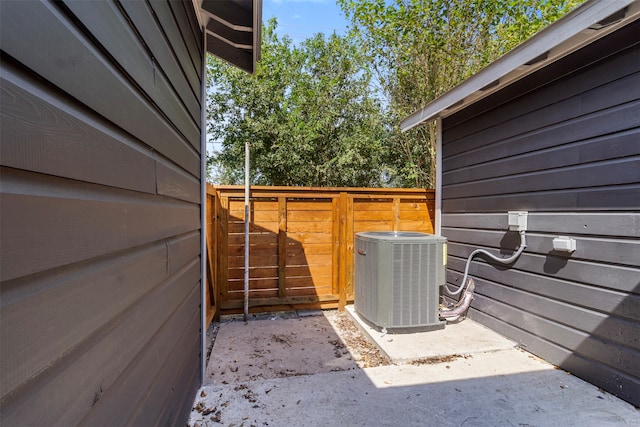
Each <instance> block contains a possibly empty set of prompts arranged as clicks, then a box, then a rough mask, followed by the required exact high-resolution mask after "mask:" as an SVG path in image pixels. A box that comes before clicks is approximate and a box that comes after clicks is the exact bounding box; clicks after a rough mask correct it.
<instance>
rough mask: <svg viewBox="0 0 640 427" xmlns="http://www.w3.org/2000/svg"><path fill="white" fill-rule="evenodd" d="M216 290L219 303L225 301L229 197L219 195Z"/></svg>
mask: <svg viewBox="0 0 640 427" xmlns="http://www.w3.org/2000/svg"><path fill="white" fill-rule="evenodd" d="M217 220H218V239H217V243H218V263H219V264H218V265H219V267H218V289H220V296H221V298H220V299H219V302H220V304H221V306H222V302H223V301H226V299H227V296H228V295H229V197H228V196H222V194H220V210H219V212H218V217H217Z"/></svg>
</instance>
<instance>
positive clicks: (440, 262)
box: [355, 232, 446, 332]
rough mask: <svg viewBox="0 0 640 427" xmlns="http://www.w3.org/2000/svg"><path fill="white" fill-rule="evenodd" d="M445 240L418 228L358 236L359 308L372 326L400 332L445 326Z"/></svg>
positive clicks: (357, 280)
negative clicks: (442, 315) (442, 294)
mask: <svg viewBox="0 0 640 427" xmlns="http://www.w3.org/2000/svg"><path fill="white" fill-rule="evenodd" d="M445 246H446V239H445V238H444V237H441V236H434V235H431V234H424V233H414V232H365V233H358V234H357V235H356V247H355V257H356V260H355V309H356V311H357V312H358V315H359V316H360V317H362V318H363V319H364V320H366V321H367V322H368V323H370V324H372V325H373V326H375V327H377V328H379V329H382V328H386V329H387V330H390V331H395V332H413V331H418V330H431V329H441V328H443V327H444V322H441V321H440V320H439V315H438V305H439V296H440V286H442V285H443V284H444V281H445V265H444V264H445V262H446V252H445V251H446V249H445Z"/></svg>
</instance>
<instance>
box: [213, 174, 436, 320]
mask: <svg viewBox="0 0 640 427" xmlns="http://www.w3.org/2000/svg"><path fill="white" fill-rule="evenodd" d="M207 218H208V220H207V222H208V223H207V226H208V233H207V249H208V255H207V256H208V270H209V274H208V276H209V280H208V282H209V294H208V296H209V299H210V301H209V305H210V310H209V312H210V316H209V318H210V319H211V318H212V317H214V316H215V317H218V316H219V315H220V313H221V312H238V311H241V310H242V307H243V298H244V291H243V289H244V285H243V284H244V281H243V278H244V188H243V187H242V186H220V187H213V186H211V185H210V186H208V188H207ZM433 218H434V191H433V190H424V189H389V188H385V189H372V188H305V187H252V188H251V201H250V232H249V245H250V246H249V265H250V270H249V307H250V308H251V309H252V311H256V310H260V309H262V310H264V309H270V310H274V309H285V308H286V309H289V308H303V307H304V308H312V307H316V308H317V307H322V308H329V307H338V308H340V309H342V308H343V307H344V305H345V304H346V303H347V302H348V301H352V300H353V272H354V265H353V264H354V257H353V247H354V236H355V233H358V232H361V231H420V232H425V233H433V230H434V226H433V225H434V224H433Z"/></svg>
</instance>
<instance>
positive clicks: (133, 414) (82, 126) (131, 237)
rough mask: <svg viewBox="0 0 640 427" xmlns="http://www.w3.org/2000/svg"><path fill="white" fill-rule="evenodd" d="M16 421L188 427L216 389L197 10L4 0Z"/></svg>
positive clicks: (4, 417)
mask: <svg viewBox="0 0 640 427" xmlns="http://www.w3.org/2000/svg"><path fill="white" fill-rule="evenodd" d="M0 17H1V18H0V19H1V22H0V31H1V36H0V40H1V50H2V58H1V61H2V63H1V64H2V66H1V76H0V77H1V81H0V90H1V91H2V98H1V99H2V102H1V106H0V114H1V116H0V117H1V126H0V136H1V141H2V144H1V149H0V150H1V151H0V163H1V169H0V193H1V194H0V197H1V199H0V209H1V211H0V238H1V247H0V251H1V252H0V280H1V284H0V301H1V310H0V334H1V335H0V342H1V343H2V345H1V346H0V353H1V354H0V399H1V400H0V405H1V407H2V411H1V415H0V424H1V425H3V426H13V425H76V424H82V425H105V426H114V425H125V424H127V423H131V424H132V425H145V426H147V425H157V424H162V425H176V424H180V423H184V422H185V421H186V416H187V414H188V411H189V409H190V405H191V403H192V402H193V398H194V393H195V391H196V389H197V387H198V386H199V382H200V378H199V375H200V360H199V358H200V357H201V355H200V202H201V200H200V197H201V196H200V179H201V177H200V158H201V156H200V109H201V105H200V93H201V92H200V91H201V85H202V80H203V77H202V51H201V41H200V40H201V35H200V30H199V27H198V24H197V21H196V17H195V14H194V11H193V6H192V3H191V2H190V1H187V2H184V3H182V2H167V1H154V2H142V1H125V2H108V1H101V2H62V3H51V2H34V1H30V2H17V1H2V2H0Z"/></svg>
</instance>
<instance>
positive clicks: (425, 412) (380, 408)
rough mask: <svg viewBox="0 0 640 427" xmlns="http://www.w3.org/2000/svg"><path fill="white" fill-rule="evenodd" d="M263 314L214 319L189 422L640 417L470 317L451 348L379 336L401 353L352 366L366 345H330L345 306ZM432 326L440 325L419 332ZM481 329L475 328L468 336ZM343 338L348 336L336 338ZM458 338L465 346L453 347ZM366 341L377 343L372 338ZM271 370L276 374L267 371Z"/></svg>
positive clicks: (436, 422) (599, 420) (545, 422)
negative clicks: (424, 348) (317, 312)
mask: <svg viewBox="0 0 640 427" xmlns="http://www.w3.org/2000/svg"><path fill="white" fill-rule="evenodd" d="M271 319H273V320H271ZM271 319H270V318H265V319H264V320H254V321H250V322H249V323H248V324H247V325H245V324H244V322H223V323H221V324H220V326H219V327H220V330H219V332H218V336H217V337H216V341H215V344H214V347H213V353H212V358H211V359H210V361H211V362H210V366H209V370H210V374H211V375H210V376H208V378H207V381H206V383H205V386H204V387H202V389H201V390H200V391H199V392H198V395H197V396H196V399H195V401H194V410H193V411H192V414H191V418H190V420H189V425H191V426H194V427H195V426H200V427H204V426H218V425H225V426H236V427H239V426H245V427H249V426H327V425H339V426H438V427H447V426H461V425H464V426H556V425H561V426H581V427H582V426H598V427H600V426H621V425H640V412H638V410H637V409H636V408H634V407H633V406H632V405H630V404H628V403H626V402H624V401H622V400H620V399H617V398H616V397H614V396H612V395H610V394H608V393H604V392H602V391H600V390H599V389H598V388H597V387H594V386H592V385H590V384H588V383H586V382H584V381H582V380H580V379H578V378H576V377H574V376H572V375H569V374H568V373H566V372H564V371H562V370H558V369H555V368H554V367H553V366H552V365H550V364H548V363H546V362H544V361H542V360H540V359H538V358H537V357H535V356H533V355H531V354H529V353H527V352H525V351H523V350H520V349H518V348H515V347H514V345H513V343H512V342H510V341H509V340H505V339H504V338H502V337H500V336H498V337H495V336H492V334H493V332H491V331H488V330H483V329H485V328H483V327H482V326H480V325H478V324H475V323H474V322H470V321H468V320H465V321H464V322H461V323H460V324H457V325H450V326H447V328H446V329H449V330H453V329H454V328H453V327H454V326H455V330H456V331H457V332H456V339H455V340H452V341H455V345H452V346H451V347H448V344H450V343H452V342H449V343H447V341H446V340H447V337H446V336H441V337H439V338H438V340H443V341H440V344H438V345H436V344H434V343H432V342H430V341H432V340H433V341H436V338H432V339H427V338H425V339H426V340H427V341H429V343H427V344H428V345H429V346H432V347H434V348H436V347H437V348H440V350H429V352H421V351H419V350H418V349H416V348H413V347H412V346H413V344H412V343H411V346H408V347H411V348H413V349H412V350H410V351H407V352H405V353H402V351H401V349H400V348H393V347H403V346H405V345H406V343H405V342H404V338H403V339H398V338H399V337H398V336H397V335H393V336H389V335H387V336H385V337H382V338H383V339H387V340H388V339H390V338H392V339H393V341H391V342H388V341H387V342H386V344H389V345H390V346H387V347H385V348H386V349H387V350H385V351H389V352H390V353H391V354H393V355H395V356H394V357H396V358H397V359H398V360H400V361H402V362H403V364H392V363H389V362H386V364H384V363H383V364H382V365H381V366H375V367H369V368H357V367H355V366H363V365H362V360H363V358H362V356H363V354H358V351H359V352H360V353H363V352H368V351H370V350H367V347H366V346H363V347H360V348H359V350H356V351H353V350H352V348H353V347H352V345H351V344H345V345H344V346H343V347H344V348H347V349H348V350H349V351H348V352H343V351H344V350H343V348H342V347H340V351H336V346H335V345H334V344H333V343H335V339H339V340H342V339H343V337H344V334H345V330H347V329H346V325H345V323H346V322H347V321H348V322H349V323H350V322H351V321H350V319H349V317H348V315H346V314H338V313H336V312H325V313H324V314H323V315H322V316H310V317H295V316H294V318H288V319H280V318H278V317H272V318H271ZM351 327H352V328H353V330H355V331H357V329H356V327H355V326H353V324H351ZM446 329H445V330H446ZM487 331H488V332H489V334H486V332H487ZM348 332H349V333H351V332H350V330H348ZM434 332H441V331H433V332H428V333H427V334H433V333H434ZM478 334H481V335H482V336H484V338H478V339H476V338H477V337H478ZM485 334H486V335H485ZM341 335H342V336H341ZM378 335H381V334H380V333H379V332H378ZM274 336H275V337H280V339H275V340H274V339H273V337H274ZM463 337H464V338H463ZM269 338H271V341H269V340H268V339H269ZM265 339H267V341H265ZM352 340H353V337H347V338H346V339H345V340H344V341H343V342H344V343H350V342H351V341H352ZM466 340H468V341H467V346H466V347H458V346H457V345H458V341H466ZM409 341H411V340H409ZM250 343H255V344H256V345H257V346H258V347H256V348H258V349H262V350H264V349H265V348H268V349H269V350H271V351H270V352H267V351H265V353H266V354H268V355H269V357H268V358H265V357H260V358H256V357H254V356H255V353H252V352H251V351H250V350H251V349H252V347H251V346H250V345H249V344H250ZM394 343H395V344H394ZM474 343H475V344H474ZM267 344H270V345H267ZM386 344H385V345H386ZM391 344H393V345H391ZM278 346H279V347H280V348H279V349H278V350H274V347H278ZM299 346H300V347H299ZM301 346H304V350H302V348H301ZM419 346H420V345H418V347H419ZM234 348H235V349H236V350H237V351H236V352H235V353H234V352H233V349H234ZM390 348H391V349H390ZM447 348H451V350H446V349H447ZM371 349H373V351H376V349H375V347H374V346H373V345H371ZM247 350H249V351H247ZM352 351H353V353H352ZM218 353H220V356H221V357H220V358H218V355H217V354H218ZM222 354H225V355H224V356H222ZM312 354H313V355H312ZM226 357H231V358H233V359H231V360H233V361H234V365H233V370H227V373H225V374H221V373H220V372H221V371H220V370H219V369H218V368H216V367H214V365H216V364H219V363H218V362H215V361H217V360H222V359H224V358H226ZM414 357H415V359H413V361H410V359H411V358H414ZM257 360H262V362H261V363H265V362H266V365H262V366H261V369H262V370H261V371H259V374H255V373H254V372H258V371H253V370H252V369H253V368H254V367H255V366H256V361H257ZM376 360H377V359H376ZM248 365H254V366H248ZM229 366H230V365H224V366H223V367H222V368H221V369H229ZM365 366H366V365H365ZM236 368H237V369H236ZM269 372H271V373H272V374H273V373H275V375H271V376H270V377H267V376H268V374H269ZM260 373H261V374H262V375H260ZM231 374H233V375H231ZM222 377H224V379H222Z"/></svg>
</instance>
